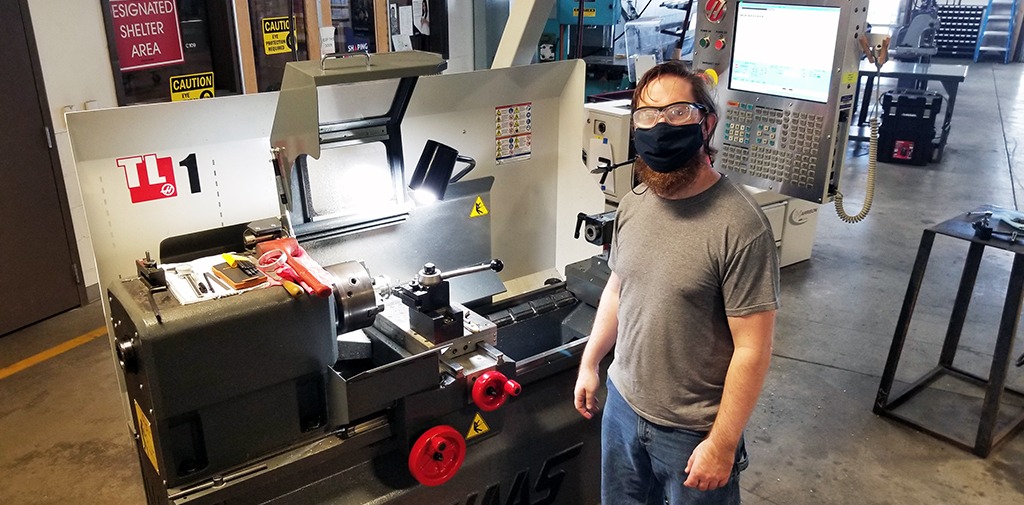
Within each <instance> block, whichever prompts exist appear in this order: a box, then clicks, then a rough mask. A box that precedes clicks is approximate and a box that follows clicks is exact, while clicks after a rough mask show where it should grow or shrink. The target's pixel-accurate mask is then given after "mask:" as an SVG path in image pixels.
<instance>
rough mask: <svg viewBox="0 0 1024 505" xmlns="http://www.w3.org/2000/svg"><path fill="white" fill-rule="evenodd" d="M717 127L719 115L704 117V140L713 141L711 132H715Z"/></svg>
mask: <svg viewBox="0 0 1024 505" xmlns="http://www.w3.org/2000/svg"><path fill="white" fill-rule="evenodd" d="M716 125H718V115H716V114H708V115H707V116H704V138H706V139H709V140H710V139H711V132H713V131H715V126H716Z"/></svg>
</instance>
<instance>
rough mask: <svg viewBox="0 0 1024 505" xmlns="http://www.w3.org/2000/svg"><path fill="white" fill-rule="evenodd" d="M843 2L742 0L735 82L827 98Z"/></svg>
mask: <svg viewBox="0 0 1024 505" xmlns="http://www.w3.org/2000/svg"><path fill="white" fill-rule="evenodd" d="M839 12H840V9H839V7H817V6H809V5H783V4H770V3H751V2H740V4H739V7H738V9H737V11H736V30H735V32H734V33H735V39H736V40H735V41H734V42H733V52H732V68H731V71H730V73H729V74H730V77H729V87H730V88H731V89H734V90H739V91H749V92H751V93H763V94H768V95H777V96H783V97H787V98H796V99H799V100H808V101H812V102H820V103H825V102H827V101H828V90H829V85H830V84H831V83H832V76H833V74H834V72H833V65H832V59H833V56H834V55H835V50H836V40H837V35H838V31H839Z"/></svg>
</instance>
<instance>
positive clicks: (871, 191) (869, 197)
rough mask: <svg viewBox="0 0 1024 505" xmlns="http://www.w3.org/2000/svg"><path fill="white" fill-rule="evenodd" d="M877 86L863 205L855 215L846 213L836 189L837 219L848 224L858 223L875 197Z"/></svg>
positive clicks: (839, 192)
mask: <svg viewBox="0 0 1024 505" xmlns="http://www.w3.org/2000/svg"><path fill="white" fill-rule="evenodd" d="M879 88H881V82H879V83H878V85H877V86H875V107H874V109H875V110H874V111H873V113H872V114H871V119H869V120H868V124H869V125H870V128H871V134H870V138H869V140H868V180H867V188H866V189H865V190H864V206H863V207H861V209H860V212H859V213H857V215H855V216H851V215H849V214H847V213H846V209H845V208H843V192H842V191H839V190H836V196H835V204H836V214H838V215H839V219H842V220H843V222H846V223H849V224H856V223H859V222H861V221H863V220H864V218H866V217H868V213H869V212H871V203H872V202H873V201H874V199H875V172H876V170H877V168H878V104H879V103H880V101H881V99H880V94H879Z"/></svg>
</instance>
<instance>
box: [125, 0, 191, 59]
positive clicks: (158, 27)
mask: <svg viewBox="0 0 1024 505" xmlns="http://www.w3.org/2000/svg"><path fill="white" fill-rule="evenodd" d="M110 16H111V19H112V21H113V25H114V42H115V44H116V46H117V59H118V66H119V67H120V69H121V71H131V70H142V69H144V68H153V67H162V66H165V65H176V64H178V63H184V62H185V57H184V56H183V53H182V49H181V27H180V25H179V24H178V9H177V7H176V5H175V3H174V0H110Z"/></svg>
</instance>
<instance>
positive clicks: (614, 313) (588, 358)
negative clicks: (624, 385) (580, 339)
mask: <svg viewBox="0 0 1024 505" xmlns="http://www.w3.org/2000/svg"><path fill="white" fill-rule="evenodd" d="M618 330H619V276H618V275H615V272H612V273H611V275H609V276H608V283H607V284H605V286H604V291H602V292H601V303H599V304H598V307H597V315H596V316H594V327H593V329H591V330H590V337H589V339H588V340H587V346H586V347H585V348H584V349H583V357H582V359H581V360H580V373H579V377H577V379H576V390H575V393H574V395H573V399H574V404H575V406H576V410H578V411H579V413H580V414H581V415H582V416H583V417H585V418H587V419H590V418H592V417H594V412H597V409H598V406H597V397H596V396H594V395H595V393H597V390H598V388H600V386H601V384H600V378H599V374H598V371H599V367H600V365H601V360H602V359H604V357H605V355H606V354H608V351H610V350H611V348H612V346H614V345H615V337H616V335H617V334H618Z"/></svg>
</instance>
